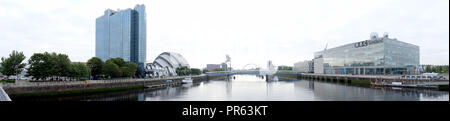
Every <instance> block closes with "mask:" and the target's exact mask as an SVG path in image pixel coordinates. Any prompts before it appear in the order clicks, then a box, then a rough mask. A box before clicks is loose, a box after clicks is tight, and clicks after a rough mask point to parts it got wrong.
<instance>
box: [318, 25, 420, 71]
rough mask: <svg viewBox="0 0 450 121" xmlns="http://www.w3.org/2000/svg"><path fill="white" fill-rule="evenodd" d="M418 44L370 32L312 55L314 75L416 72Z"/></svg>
mask: <svg viewBox="0 0 450 121" xmlns="http://www.w3.org/2000/svg"><path fill="white" fill-rule="evenodd" d="M419 61H420V54H419V46H417V45H413V44H409V43H406V42H402V41H399V40H397V39H391V38H389V36H388V34H387V33H385V34H384V35H383V37H378V34H377V33H372V34H371V35H370V39H369V40H365V41H360V42H355V43H350V44H346V45H342V46H339V47H335V48H331V49H326V50H323V51H320V52H316V53H315V54H314V73H317V74H417V73H419V71H418V66H419V64H420V62H419Z"/></svg>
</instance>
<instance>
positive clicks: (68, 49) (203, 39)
mask: <svg viewBox="0 0 450 121" xmlns="http://www.w3.org/2000/svg"><path fill="white" fill-rule="evenodd" d="M136 4H144V5H146V13H147V61H148V62H152V61H153V60H154V59H155V58H156V57H157V56H158V55H159V54H160V53H162V52H166V51H169V52H177V53H180V54H181V55H183V57H184V58H185V59H186V60H187V61H188V62H189V64H190V66H191V67H194V68H205V67H206V64H219V63H222V62H224V61H225V59H226V58H225V56H226V55H227V54H228V55H229V56H230V57H231V63H232V66H233V68H235V69H241V68H243V67H244V66H245V65H246V64H256V65H258V66H260V67H263V68H264V67H265V66H266V64H267V62H268V61H269V60H271V61H272V62H273V63H274V64H275V65H288V66H292V65H293V64H294V63H295V62H298V61H303V60H311V59H312V58H313V54H314V52H317V51H321V50H323V49H324V48H325V46H326V45H327V44H328V48H332V47H337V46H340V45H344V44H348V43H353V42H358V41H363V40H366V39H369V36H370V33H372V32H378V33H379V34H380V35H382V34H383V33H384V32H388V33H389V36H390V37H391V38H397V39H398V40H400V41H403V42H407V43H411V44H415V45H419V46H420V63H421V64H449V1H448V0H314V1H312V0H304V1H303V0H39V1H37V0H1V1H0V57H7V56H8V55H9V54H10V53H11V51H12V50H18V51H22V52H24V54H25V56H27V59H26V60H28V58H29V57H30V56H31V55H32V54H33V53H40V52H45V51H48V52H57V53H64V54H68V55H69V58H70V59H71V60H72V61H81V62H86V61H87V60H88V59H89V58H91V57H93V56H95V19H96V18H97V17H99V16H102V15H103V12H104V11H105V10H106V9H108V8H110V9H113V10H116V9H127V8H134V6H135V5H136Z"/></svg>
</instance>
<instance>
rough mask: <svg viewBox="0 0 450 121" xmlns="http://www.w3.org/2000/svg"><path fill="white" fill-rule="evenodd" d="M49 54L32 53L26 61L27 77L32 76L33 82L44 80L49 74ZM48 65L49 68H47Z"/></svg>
mask: <svg viewBox="0 0 450 121" xmlns="http://www.w3.org/2000/svg"><path fill="white" fill-rule="evenodd" d="M49 60H51V59H50V54H49V53H47V52H45V53H34V54H33V55H32V56H31V57H30V59H29V60H28V63H29V65H30V66H29V67H28V68H27V70H28V71H27V75H26V76H32V77H33V78H32V79H33V80H39V79H42V80H45V79H47V77H49V76H50V74H51V64H52V63H50V62H49ZM49 65H50V66H49Z"/></svg>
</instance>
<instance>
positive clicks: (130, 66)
mask: <svg viewBox="0 0 450 121" xmlns="http://www.w3.org/2000/svg"><path fill="white" fill-rule="evenodd" d="M137 68H138V65H137V64H136V63H133V62H127V63H126V64H125V65H124V66H123V67H120V69H121V70H122V73H123V75H122V76H124V77H130V76H133V75H135V74H136V71H137Z"/></svg>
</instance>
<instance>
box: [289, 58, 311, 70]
mask: <svg viewBox="0 0 450 121" xmlns="http://www.w3.org/2000/svg"><path fill="white" fill-rule="evenodd" d="M293 70H294V71H299V72H304V73H313V72H314V62H313V61H311V60H305V61H300V62H297V63H294V67H293Z"/></svg>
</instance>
